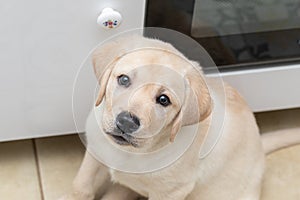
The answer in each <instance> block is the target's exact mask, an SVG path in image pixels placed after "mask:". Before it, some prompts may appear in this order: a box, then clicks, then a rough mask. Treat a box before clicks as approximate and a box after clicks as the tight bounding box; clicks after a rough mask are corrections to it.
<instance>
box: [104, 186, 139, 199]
mask: <svg viewBox="0 0 300 200" xmlns="http://www.w3.org/2000/svg"><path fill="white" fill-rule="evenodd" d="M139 196H140V195H139V194H137V193H136V192H134V191H133V190H131V189H129V188H127V187H125V186H122V185H120V184H118V183H115V184H113V185H112V186H111V187H110V188H109V190H108V191H107V192H106V193H105V194H104V196H103V197H102V199H101V200H135V199H137V198H138V197H139Z"/></svg>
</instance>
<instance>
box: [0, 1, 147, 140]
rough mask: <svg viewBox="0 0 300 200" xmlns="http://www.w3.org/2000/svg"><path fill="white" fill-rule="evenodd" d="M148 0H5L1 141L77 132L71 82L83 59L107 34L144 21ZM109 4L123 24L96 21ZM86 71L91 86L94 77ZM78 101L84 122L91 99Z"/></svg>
mask: <svg viewBox="0 0 300 200" xmlns="http://www.w3.org/2000/svg"><path fill="white" fill-rule="evenodd" d="M144 5H145V1H144V0H126V1H121V0H109V1H108V0H88V1H86V0H77V1H72V0H51V1H39V0H26V1H21V0H10V1H4V0H0V24H1V28H0V81H1V82H0V99H1V101H0V102H1V103H0V124H1V125H0V141H5V140H12V139H24V138H33V137H41V136H50V135H58V134H65V133H72V132H75V131H76V128H75V125H74V122H73V116H72V87H73V82H74V79H75V76H76V73H77V71H78V69H79V67H80V64H81V63H82V61H83V60H84V59H85V58H86V56H87V55H88V53H89V52H90V51H91V50H92V49H93V48H94V47H95V46H96V45H97V44H99V43H100V42H102V41H103V40H105V39H106V38H108V37H110V36H112V35H114V34H117V33H119V32H122V31H125V30H128V29H132V28H139V27H143V21H144V19H143V18H144ZM105 7H111V8H113V9H115V10H117V11H119V12H120V13H121V15H122V17H123V22H122V23H121V25H120V26H119V27H118V28H116V29H112V30H105V29H103V28H101V27H100V26H99V25H97V23H96V20H97V17H98V15H99V14H100V13H101V10H102V9H103V8H105ZM85 73H88V74H86V78H87V85H86V87H88V85H89V84H88V83H91V82H95V78H94V76H93V74H92V73H91V71H88V70H87V71H86V72H85ZM83 87H85V86H83ZM82 95H83V97H84V95H85V94H82ZM79 106H80V109H81V110H82V112H83V117H82V118H81V122H80V123H84V120H85V117H84V116H85V114H86V113H87V112H88V110H89V109H90V107H89V106H90V105H89V103H87V102H86V100H85V99H84V98H83V99H82V104H81V105H79Z"/></svg>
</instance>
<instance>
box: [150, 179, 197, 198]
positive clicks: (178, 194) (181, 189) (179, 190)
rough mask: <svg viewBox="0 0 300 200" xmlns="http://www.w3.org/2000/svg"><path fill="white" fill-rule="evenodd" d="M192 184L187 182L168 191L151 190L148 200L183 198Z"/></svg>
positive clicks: (188, 192)
mask: <svg viewBox="0 0 300 200" xmlns="http://www.w3.org/2000/svg"><path fill="white" fill-rule="evenodd" d="M194 186H195V184H194V183H188V184H186V185H182V186H178V187H176V188H173V189H172V190H170V191H164V192H153V193H150V194H149V200H184V199H186V197H187V196H188V195H189V194H190V193H191V192H192V190H193V188H194Z"/></svg>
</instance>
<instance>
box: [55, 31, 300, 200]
mask: <svg viewBox="0 0 300 200" xmlns="http://www.w3.org/2000/svg"><path fill="white" fill-rule="evenodd" d="M93 64H94V70H95V74H96V76H97V78H98V80H99V83H100V91H99V94H98V99H97V102H96V106H99V105H100V106H102V110H103V111H101V112H98V113H97V115H99V116H98V117H99V118H100V121H101V125H102V128H103V132H104V133H105V135H106V136H105V137H107V138H108V141H110V142H111V143H113V144H114V145H117V146H118V147H119V148H120V149H123V150H126V151H130V152H143V153H147V152H152V151H155V150H158V149H160V148H162V147H164V146H165V145H167V144H169V143H170V142H173V141H174V140H176V139H177V138H176V134H177V133H178V132H179V130H180V129H181V127H184V126H187V125H192V124H199V126H200V128H199V129H198V132H197V135H196V137H195V140H194V142H193V143H192V144H191V146H190V148H188V149H187V151H186V152H185V153H184V154H183V156H181V157H180V158H179V159H178V160H177V161H176V162H175V163H173V164H172V165H170V166H168V167H166V168H163V169H161V170H159V171H155V172H152V173H144V174H134V173H125V172H120V171H116V170H113V169H108V168H107V167H106V166H104V165H103V164H101V163H100V162H98V161H97V160H96V159H94V158H93V157H92V156H91V155H90V154H89V153H88V152H87V153H86V155H85V158H84V160H83V163H82V166H81V168H80V170H79V173H78V175H77V177H76V179H75V180H74V183H73V192H72V193H71V194H67V195H65V196H64V197H62V198H61V199H63V200H94V199H96V196H97V194H99V192H100V191H101V192H102V193H101V199H103V200H134V199H138V198H140V197H145V198H148V199H150V200H199V199H201V200H220V199H224V200H242V199H243V200H258V199H259V198H260V189H261V182H262V178H263V173H264V159H265V153H268V152H271V151H273V150H275V149H278V148H282V147H284V146H288V145H292V144H293V143H296V142H297V141H298V142H299V140H300V137H299V134H298V133H296V131H293V130H291V131H290V135H287V136H285V137H284V138H285V141H281V142H280V139H279V137H278V136H276V135H279V134H280V133H275V134H271V135H267V136H265V137H266V139H263V140H262V139H261V136H260V134H259V130H258V127H257V124H256V121H255V118H254V116H253V114H252V112H251V110H250V109H249V107H248V106H247V104H246V102H245V101H244V100H243V98H242V97H241V96H240V95H239V94H238V93H237V91H236V90H235V89H233V88H232V87H230V86H229V85H227V84H225V86H224V88H225V94H226V95H225V96H226V104H225V105H224V106H225V110H226V114H225V118H224V122H223V123H224V124H223V129H222V130H223V132H222V136H221V138H220V139H219V141H218V143H217V144H216V146H215V148H214V149H213V150H212V151H211V153H210V154H209V155H208V156H207V157H205V158H204V159H199V151H200V148H201V145H202V143H203V141H204V138H205V137H206V134H207V133H208V129H209V127H210V125H211V122H212V118H211V113H212V112H213V110H214V109H215V105H216V102H218V101H219V100H218V91H210V90H209V89H208V87H207V85H206V81H205V80H206V78H205V76H204V75H203V74H202V72H201V70H198V69H200V67H199V66H198V64H197V63H195V62H192V61H189V60H188V59H186V58H185V57H184V56H183V55H182V54H181V53H180V52H178V51H177V50H176V49H175V48H174V47H173V46H172V45H170V44H167V43H164V42H162V41H159V40H154V39H148V38H143V37H139V36H134V37H132V38H123V39H119V40H117V41H115V42H111V43H108V44H105V45H104V46H101V47H100V48H98V49H96V51H95V52H94V54H93ZM143 83H145V84H143ZM211 92H214V93H216V94H215V95H214V96H212V95H211ZM104 100H105V101H104ZM91 115H94V113H93V114H91ZM90 118H91V116H90V117H89V119H88V122H87V131H90V132H93V131H97V130H96V129H93V128H92V126H91V123H92V122H91V121H90ZM154 133H155V134H154ZM180 134H183V133H182V132H180ZM262 141H263V142H262ZM268 141H269V143H268ZM263 144H264V145H263ZM171 145H172V144H171ZM106 153H107V154H110V152H109V150H108V151H107V152H106ZM110 182H113V183H114V184H109V183H110ZM104 190H105V191H104ZM103 191H104V192H103Z"/></svg>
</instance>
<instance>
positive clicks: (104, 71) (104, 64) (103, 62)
mask: <svg viewBox="0 0 300 200" xmlns="http://www.w3.org/2000/svg"><path fill="white" fill-rule="evenodd" d="M121 53H122V52H121V49H120V44H119V43H118V42H109V43H107V44H105V45H103V46H100V47H98V48H97V49H96V50H95V51H94V52H93V55H92V61H93V67H94V72H95V75H96V78H97V80H98V82H99V85H100V90H99V93H98V98H97V100H96V106H98V105H100V103H101V102H102V99H103V97H104V95H105V91H106V85H107V82H108V79H109V77H110V74H111V71H112V69H113V67H114V65H115V64H116V62H117V60H118V59H119V56H120V54H121Z"/></svg>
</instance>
